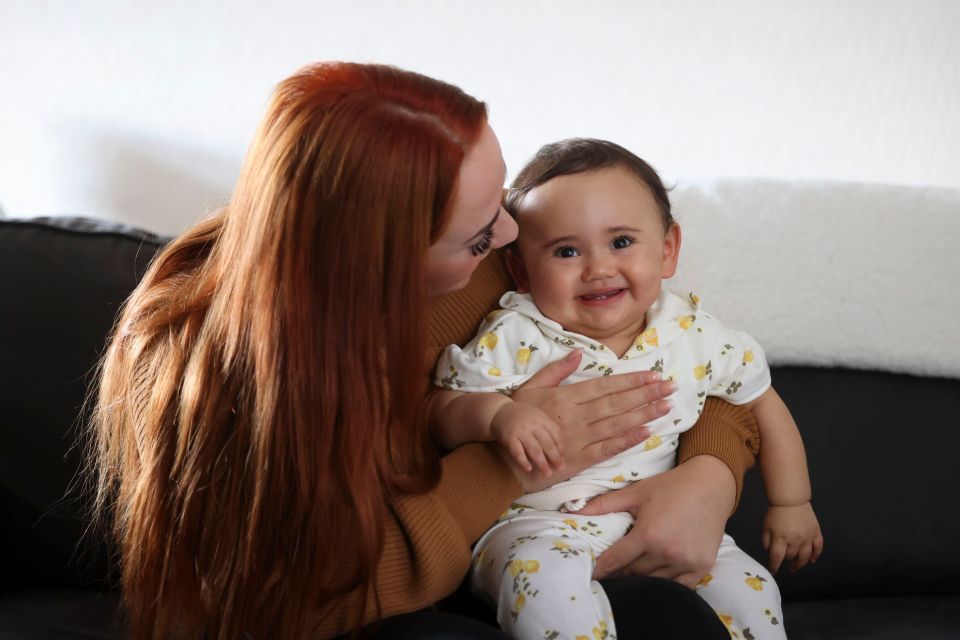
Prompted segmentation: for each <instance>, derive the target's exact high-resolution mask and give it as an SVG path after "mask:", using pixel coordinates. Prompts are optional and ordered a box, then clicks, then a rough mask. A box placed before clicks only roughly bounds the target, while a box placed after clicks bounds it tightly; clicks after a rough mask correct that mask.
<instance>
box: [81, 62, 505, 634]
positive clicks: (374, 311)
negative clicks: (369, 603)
mask: <svg viewBox="0 0 960 640" xmlns="http://www.w3.org/2000/svg"><path fill="white" fill-rule="evenodd" d="M485 119H486V112H485V108H484V106H483V104H482V103H481V102H478V101H477V100H475V99H474V98H471V97H470V96H468V95H466V94H464V93H463V92H462V91H461V90H459V89H457V88H456V87H453V86H451V85H448V84H445V83H442V82H439V81H436V80H433V79H430V78H427V77H424V76H421V75H418V74H414V73H411V72H407V71H402V70H399V69H396V68H392V67H386V66H377V65H359V64H348V63H326V64H317V65H314V66H310V67H307V68H305V69H303V70H301V71H300V72H299V73H297V74H296V75H294V76H292V77H290V78H288V79H287V80H285V81H284V82H282V83H281V84H280V85H279V87H278V89H277V91H276V93H275V95H274V97H273V99H272V102H271V104H270V106H269V109H268V111H267V114H266V116H265V119H264V122H263V123H262V125H261V127H260V129H259V130H258V132H257V134H256V137H255V138H254V141H253V143H252V145H251V148H250V150H249V152H248V154H247V157H246V160H245V162H244V166H243V169H242V171H241V174H240V178H239V181H238V184H237V188H236V191H235V194H234V197H233V199H232V200H231V202H230V204H229V205H228V206H227V207H226V208H225V209H224V210H222V211H221V212H219V213H218V214H216V215H215V216H213V217H211V218H210V219H208V220H206V221H204V222H202V223H200V224H198V225H197V226H195V227H194V228H192V229H190V230H189V231H187V232H186V233H185V234H184V235H183V236H181V237H180V238H178V239H177V240H175V241H174V242H172V243H171V244H170V245H169V246H168V247H166V248H165V249H164V250H163V252H162V253H161V254H160V255H159V256H158V257H157V259H156V260H155V262H154V264H153V265H152V266H151V268H150V270H149V271H148V273H147V274H146V276H145V278H144V279H143V281H142V282H141V284H140V286H138V287H137V289H136V291H134V293H133V295H132V296H131V298H130V300H129V301H128V302H127V304H126V306H125V308H124V310H123V312H122V314H121V317H120V318H119V320H118V323H117V327H116V329H115V333H114V336H113V338H112V342H111V344H110V346H109V349H108V352H107V354H106V357H105V359H104V362H103V364H102V376H101V383H100V388H99V399H98V405H97V412H96V416H95V420H94V429H93V433H94V442H95V455H96V470H97V481H98V498H99V499H98V507H99V509H100V511H101V513H106V514H108V515H109V518H110V519H111V522H112V527H113V532H114V534H115V536H116V539H117V542H118V547H119V554H120V561H121V566H122V581H123V591H124V600H125V603H126V606H127V610H128V612H129V616H130V623H131V633H132V635H133V636H134V637H152V638H159V637H169V636H183V637H192V638H199V637H203V636H206V637H208V638H238V637H241V636H242V635H244V634H248V636H249V637H252V638H266V637H284V638H293V637H303V636H305V635H308V634H309V630H310V624H311V622H310V620H311V617H313V616H315V614H316V613H317V611H318V610H320V609H321V608H322V606H323V605H324V604H325V603H330V602H332V601H334V600H335V599H336V598H337V597H338V596H340V595H342V594H345V593H347V592H349V591H352V590H354V589H357V588H359V589H369V588H370V585H371V581H372V578H373V574H374V571H375V567H376V563H377V560H378V558H379V554H380V546H381V543H382V539H383V522H384V518H385V515H386V510H387V508H388V507H387V505H388V504H389V502H390V497H391V495H393V494H395V493H397V492H416V491H422V490H425V489H426V488H428V487H429V486H431V484H432V483H434V482H436V479H437V475H438V462H437V459H436V457H435V455H434V454H433V453H432V447H431V445H430V444H429V441H428V437H427V434H426V432H425V427H424V425H425V422H424V421H423V420H422V416H421V413H422V403H423V398H424V394H425V392H426V380H427V377H426V375H425V374H426V371H427V366H428V363H426V362H425V353H426V335H427V329H426V327H427V319H426V313H427V306H428V294H427V288H426V272H427V264H426V254H427V249H428V247H429V245H430V243H431V241H432V239H434V238H436V236H437V235H438V233H439V232H440V231H441V230H442V228H443V226H444V224H445V223H446V219H447V217H448V213H449V212H448V209H449V206H450V202H451V199H452V198H451V196H452V194H453V193H454V190H455V186H456V181H457V177H458V173H459V169H460V165H461V162H462V160H463V156H464V154H465V153H466V151H467V149H468V148H469V146H470V145H471V144H472V143H473V142H474V141H475V140H476V139H477V137H478V136H479V133H480V130H481V128H482V126H483V123H484V122H485ZM348 549H350V550H355V552H356V558H357V561H356V562H355V563H353V564H352V565H351V568H352V571H350V570H348V571H347V572H346V573H343V572H342V569H343V566H344V565H343V562H342V561H341V562H338V560H342V557H343V555H344V553H345V550H348ZM361 601H362V602H363V601H366V599H365V598H363V599H361Z"/></svg>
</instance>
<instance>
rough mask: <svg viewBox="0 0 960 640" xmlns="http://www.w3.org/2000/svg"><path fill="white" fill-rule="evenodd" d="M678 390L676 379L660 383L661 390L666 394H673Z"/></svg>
mask: <svg viewBox="0 0 960 640" xmlns="http://www.w3.org/2000/svg"><path fill="white" fill-rule="evenodd" d="M676 390H677V383H676V381H674V380H667V381H666V382H661V383H660V392H661V393H664V394H667V395H669V394H671V393H673V392H674V391H676Z"/></svg>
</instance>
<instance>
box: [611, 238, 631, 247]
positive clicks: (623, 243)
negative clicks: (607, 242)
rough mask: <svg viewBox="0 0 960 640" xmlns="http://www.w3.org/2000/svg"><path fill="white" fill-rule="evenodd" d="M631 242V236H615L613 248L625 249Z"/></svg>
mask: <svg viewBox="0 0 960 640" xmlns="http://www.w3.org/2000/svg"><path fill="white" fill-rule="evenodd" d="M632 244H633V238H631V237H630V236H617V237H616V238H614V239H613V248H614V249H626V248H627V247H629V246H630V245H632Z"/></svg>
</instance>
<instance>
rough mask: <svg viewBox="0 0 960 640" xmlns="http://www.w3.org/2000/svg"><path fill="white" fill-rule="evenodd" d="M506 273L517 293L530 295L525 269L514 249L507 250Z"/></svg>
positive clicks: (528, 280)
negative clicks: (511, 279) (508, 274)
mask: <svg viewBox="0 0 960 640" xmlns="http://www.w3.org/2000/svg"><path fill="white" fill-rule="evenodd" d="M506 259H507V271H509V272H510V277H512V278H513V282H514V284H515V285H516V287H517V293H530V279H529V278H528V277H527V268H526V267H525V266H523V260H522V259H521V258H520V254H518V253H517V250H516V249H514V248H512V247H511V248H509V249H507V254H506Z"/></svg>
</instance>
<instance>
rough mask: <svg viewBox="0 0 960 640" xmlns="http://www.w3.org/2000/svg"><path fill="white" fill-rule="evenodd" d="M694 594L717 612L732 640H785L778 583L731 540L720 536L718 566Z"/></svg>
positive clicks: (704, 578)
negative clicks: (734, 639) (736, 639)
mask: <svg viewBox="0 0 960 640" xmlns="http://www.w3.org/2000/svg"><path fill="white" fill-rule="evenodd" d="M696 590H697V593H699V594H700V597H702V598H703V599H704V600H706V601H707V603H709V605H710V606H711V607H713V610H714V611H716V612H717V615H719V616H720V619H721V620H723V623H724V624H725V625H726V626H727V629H728V630H729V631H730V636H731V637H732V638H742V639H743V640H753V639H754V638H756V640H768V639H777V640H786V637H787V636H786V633H785V632H784V630H783V612H782V611H781V609H780V590H779V589H778V588H777V583H776V582H774V580H773V576H771V575H770V572H769V571H767V570H766V568H764V567H763V565H761V564H760V563H759V562H757V561H756V560H754V559H753V558H751V557H750V556H749V555H747V554H746V553H744V552H743V551H741V550H740V548H739V547H737V545H736V543H735V542H734V541H733V538H731V537H730V536H728V535H724V536H723V541H722V542H721V543H720V551H719V553H718V554H717V562H716V564H715V565H713V569H711V570H710V573H708V574H707V575H705V576H704V577H703V579H702V580H700V583H699V584H697V586H696Z"/></svg>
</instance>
